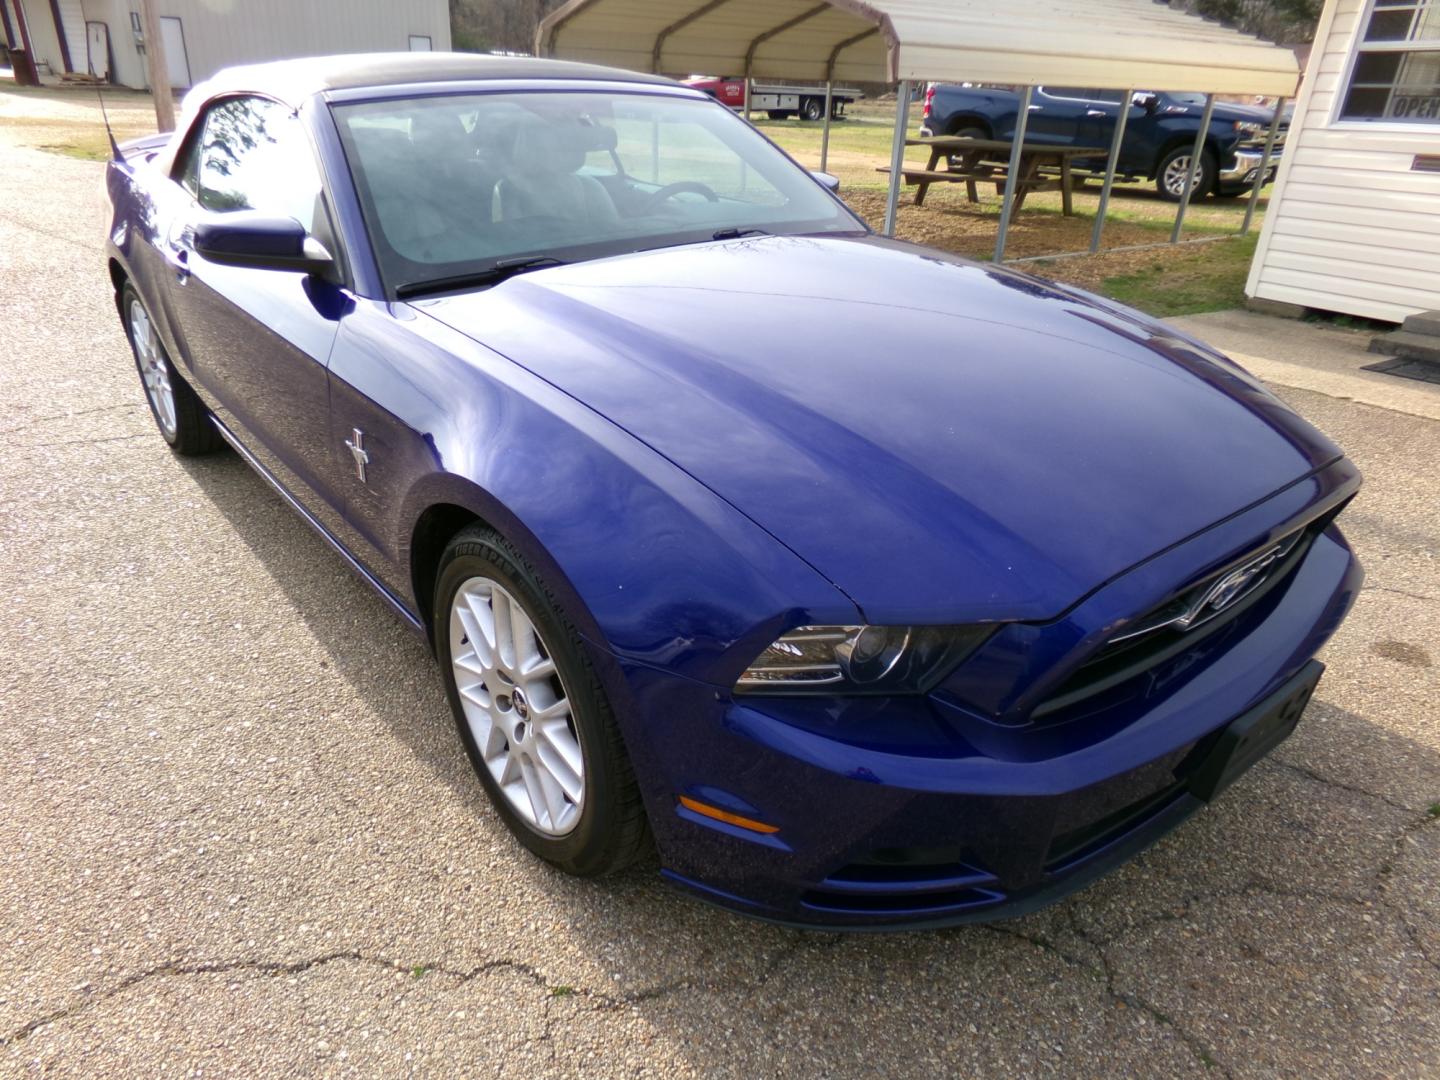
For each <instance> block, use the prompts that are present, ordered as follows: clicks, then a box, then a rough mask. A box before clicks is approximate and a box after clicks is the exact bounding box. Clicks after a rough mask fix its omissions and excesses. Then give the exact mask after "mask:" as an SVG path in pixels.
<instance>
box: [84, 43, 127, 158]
mask: <svg viewBox="0 0 1440 1080" xmlns="http://www.w3.org/2000/svg"><path fill="white" fill-rule="evenodd" d="M85 66H86V67H88V68H89V69H90V77H91V78H92V79H94V80H95V96H96V97H97V98H99V99H100V118H101V119H102V120H104V121H105V136H106V138H108V139H109V140H110V160H111V161H124V160H125V155H124V154H122V153H120V146H119V144H118V143H117V142H116V141H115V132H113V131H111V130H110V114H109V113H108V112H107V111H106V110H105V95H104V93H103V92H102V91H101V90H100V76H98V75H96V74H95V61H94V60H93V59H91V58H89V57H87V58H86V61H85Z"/></svg>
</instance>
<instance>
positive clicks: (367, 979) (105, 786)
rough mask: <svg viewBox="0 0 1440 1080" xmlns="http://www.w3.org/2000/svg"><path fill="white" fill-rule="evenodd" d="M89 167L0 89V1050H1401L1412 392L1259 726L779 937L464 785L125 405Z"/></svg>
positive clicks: (108, 1059) (424, 714)
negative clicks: (1307, 697) (1029, 840)
mask: <svg viewBox="0 0 1440 1080" xmlns="http://www.w3.org/2000/svg"><path fill="white" fill-rule="evenodd" d="M101 175H102V167H101V166H99V165H96V164H92V163H88V162H82V161H75V160H71V159H68V158H64V157H58V156H52V155H48V154H45V153H42V152H39V151H36V150H31V149H25V148H21V147H19V146H17V145H14V144H13V143H12V142H11V141H10V140H8V139H7V136H6V134H5V131H4V130H3V128H0V281H3V288H0V326H4V327H7V328H8V330H7V333H6V341H5V343H4V345H5V354H6V361H5V363H4V364H3V365H0V555H3V559H0V575H3V595H4V597H5V599H6V601H7V603H6V611H5V615H4V617H3V619H0V635H3V636H0V655H3V656H4V657H5V658H6V663H5V665H4V668H3V671H0V716H3V718H4V722H5V724H6V725H7V728H8V732H9V737H8V738H6V739H5V740H4V742H3V743H0V1072H3V1073H5V1074H13V1075H30V1074H38V1073H42V1072H44V1073H53V1074H55V1075H60V1076H64V1075H71V1074H85V1075H105V1076H110V1077H128V1076H136V1077H151V1076H157V1075H170V1074H180V1073H184V1074H192V1073H194V1074H198V1073H200V1072H202V1071H203V1072H204V1073H205V1074H206V1075H230V1076H259V1075H276V1074H280V1073H302V1072H303V1073H319V1074H324V1075H364V1076H402V1075H489V1074H501V1073H503V1074H505V1075H507V1076H533V1075H556V1076H560V1075H572V1074H573V1075H578V1074H581V1073H585V1074H588V1075H591V1076H609V1075H626V1076H630V1075H655V1076H666V1077H670V1076H689V1075H724V1076H732V1075H733V1076H739V1077H758V1076H787V1077H788V1076H849V1075H858V1074H869V1073H872V1072H879V1073H881V1074H885V1075H890V1076H917V1077H930V1076H936V1075H940V1074H947V1073H948V1074H960V1075H998V1076H1014V1075H1064V1076H1112V1077H1113V1076H1127V1077H1174V1076H1184V1075H1196V1076H1236V1077H1250V1076H1256V1077H1259V1076H1274V1075H1293V1076H1299V1075H1304V1076H1337V1077H1346V1078H1355V1077H1361V1076H1377V1077H1378V1076H1410V1077H1413V1076H1422V1075H1427V1074H1428V1075H1440V819H1437V817H1436V816H1435V813H1436V811H1437V809H1440V807H1437V806H1436V804H1437V803H1440V716H1437V713H1440V708H1437V705H1436V702H1437V700H1440V673H1437V668H1436V666H1435V665H1436V662H1437V660H1440V582H1437V578H1440V572H1437V571H1440V568H1437V563H1436V554H1437V551H1440V504H1437V499H1436V493H1437V491H1440V422H1436V421H1434V420H1430V419H1423V418H1420V417H1417V416H1412V415H1407V414H1406V413H1404V412H1401V411H1392V410H1386V409H1380V408H1374V407H1371V406H1364V405H1357V404H1355V403H1353V402H1350V401H1347V400H1343V399H1336V398H1331V397H1325V396H1322V395H1320V394H1315V393H1309V392H1303V391H1298V390H1293V389H1288V388H1286V387H1279V388H1278V389H1279V390H1280V392H1281V393H1282V394H1283V395H1284V396H1285V397H1286V398H1287V399H1288V400H1290V401H1291V402H1292V403H1293V404H1294V405H1295V406H1296V407H1298V408H1299V409H1300V410H1301V411H1302V412H1304V413H1305V414H1306V415H1307V416H1308V417H1310V418H1311V419H1312V420H1314V421H1315V422H1316V423H1317V424H1319V425H1320V426H1321V427H1322V428H1324V429H1325V430H1326V431H1328V432H1329V433H1330V434H1332V435H1333V436H1335V437H1336V438H1337V439H1338V440H1339V441H1341V442H1342V443H1343V444H1344V445H1345V446H1346V447H1347V448H1348V449H1349V450H1350V451H1351V452H1352V454H1353V455H1354V457H1355V458H1356V459H1357V461H1358V462H1359V464H1360V466H1361V467H1362V468H1363V469H1364V470H1365V472H1366V474H1367V479H1368V483H1367V486H1366V488H1365V491H1364V493H1363V494H1362V496H1361V499H1360V500H1359V502H1357V504H1356V505H1354V506H1353V507H1352V508H1351V510H1350V511H1349V512H1348V513H1347V515H1346V519H1345V520H1346V522H1347V524H1348V530H1349V534H1350V536H1351V538H1352V540H1353V541H1354V542H1355V545H1356V547H1357V548H1358V550H1359V552H1360V554H1361V557H1362V558H1363V559H1364V560H1365V562H1366V564H1367V568H1368V570H1369V575H1370V576H1369V579H1368V583H1367V588H1366V591H1365V593H1364V594H1363V596H1362V598H1361V600H1360V602H1359V604H1358V606H1357V608H1356V611H1355V613H1354V615H1353V616H1352V617H1351V619H1350V621H1349V622H1348V624H1347V625H1346V626H1345V628H1344V629H1343V631H1342V632H1341V634H1340V635H1339V637H1338V638H1337V640H1336V641H1335V642H1334V643H1333V644H1332V646H1331V647H1330V648H1329V650H1328V651H1327V655H1326V656H1325V659H1326V660H1327V662H1328V663H1329V664H1330V672H1329V674H1328V676H1327V677H1326V679H1325V681H1324V682H1323V683H1322V685H1321V689H1320V693H1319V697H1318V699H1317V701H1316V704H1315V705H1314V706H1312V709H1311V711H1310V713H1309V714H1308V716H1307V719H1306V720H1305V722H1304V723H1303V724H1302V726H1301V729H1300V730H1299V732H1298V733H1297V734H1296V735H1295V737H1294V738H1293V739H1291V740H1290V741H1289V742H1288V743H1286V744H1285V745H1284V746H1283V747H1281V749H1280V750H1279V751H1278V752H1277V754H1276V755H1275V756H1274V757H1272V758H1271V759H1269V760H1267V761H1265V762H1264V763H1262V764H1261V765H1260V766H1259V767H1257V768H1256V769H1255V770H1254V771H1253V772H1252V773H1251V774H1250V775H1249V776H1248V777H1247V778H1246V779H1244V780H1242V781H1241V782H1240V783H1239V784H1237V785H1236V786H1235V787H1233V788H1232V789H1231V790H1230V791H1229V792H1228V793H1227V795H1226V796H1225V798H1224V799H1223V800H1222V801H1221V802H1220V803H1219V804H1218V805H1216V806H1215V807H1213V808H1212V809H1211V810H1210V811H1209V812H1207V813H1205V814H1202V815H1201V816H1200V817H1198V818H1197V819H1195V820H1193V821H1192V822H1191V823H1190V824H1188V825H1187V826H1185V827H1184V828H1182V829H1181V831H1180V832H1178V833H1177V834H1174V835H1172V836H1171V837H1170V838H1169V839H1167V840H1166V841H1164V842H1163V843H1161V844H1160V845H1159V846H1158V847H1157V848H1155V849H1154V850H1152V851H1151V852H1150V853H1148V854H1147V855H1145V856H1144V857H1143V858H1141V859H1139V860H1138V861H1136V862H1135V863H1133V864H1131V865H1130V866H1128V867H1126V868H1125V869H1123V870H1122V871H1121V872H1119V873H1117V874H1115V875H1113V876H1111V877H1110V878H1108V879H1106V880H1104V881H1102V882H1101V883H1099V884H1098V885H1096V886H1094V887H1092V888H1090V889H1089V890H1088V891H1086V892H1084V893H1082V894H1081V895H1079V896H1078V897H1077V898H1074V899H1072V900H1071V901H1069V902H1068V903H1065V904H1063V905H1062V906H1060V907H1057V908H1054V909H1051V910H1049V911H1046V912H1043V913H1041V914H1039V915H1035V916H1031V917H1029V918H1026V919H1024V920H1021V921H1017V922H1009V923H1004V924H1001V925H996V926H990V927H979V928H968V929H963V930H955V931H948V932H943V933H925V934H908V935H900V936H880V937H870V936H856V937H841V936H833V935H812V934H801V933H796V932H792V931H787V930H781V929H775V928H771V927H768V926H763V925H759V924H755V923H750V922H745V921H742V920H740V919H738V918H735V917H732V916H730V915H725V914H720V913H717V912H714V911H711V910H709V909H706V908H704V907H701V906H699V905H697V904H695V903H694V902H692V901H690V900H688V899H685V898H684V897H682V896H681V895H679V894H678V893H676V892H674V891H672V890H671V889H669V888H667V887H666V886H664V885H662V884H661V883H660V881H659V880H658V877H657V875H656V874H655V873H654V870H653V868H650V869H648V870H645V871H642V872H637V873H634V874H632V875H629V876H626V877H622V878H620V879H617V880H608V881H603V882H599V883H595V882H574V881H570V880H567V879H565V878H563V877H561V876H559V875H558V874H555V873H552V872H551V871H549V870H547V869H545V868H543V867H542V866H540V865H538V864H537V863H536V862H535V861H534V860H532V859H530V858H528V857H526V856H525V854H524V853H523V852H522V851H521V849H520V848H519V847H518V845H516V844H515V843H514V842H513V841H512V840H511V839H510V838H509V835H508V834H507V833H506V831H505V830H504V828H503V827H502V826H501V824H500V823H499V822H498V821H497V820H496V818H495V815H494V814H493V813H491V811H490V810H489V808H488V806H487V804H486V802H485V799H484V796H483V793H482V791H481V789H480V786H479V784H478V783H477V782H476V781H475V779H474V778H473V776H472V774H471V772H470V768H469V765H468V764H467V762H466V760H465V757H464V754H463V753H462V751H461V749H460V747H459V744H458V743H457V741H456V739H455V736H454V734H453V731H452V727H451V720H450V718H449V715H448V713H447V710H446V706H445V702H444V700H443V698H442V696H441V693H440V690H439V680H438V679H437V678H436V671H435V669H434V666H433V663H432V661H431V660H430V658H429V657H428V655H427V654H426V652H425V650H424V648H423V647H422V646H421V645H420V644H419V643H418V642H417V641H416V640H415V639H414V638H413V637H411V635H410V634H409V633H408V632H407V631H406V630H405V629H404V628H403V626H402V625H401V624H400V622H399V621H398V620H397V619H396V618H394V617H393V616H392V615H391V614H389V613H388V611H387V609H386V608H385V607H384V605H383V604H382V603H381V601H380V600H378V599H377V598H376V597H375V596H373V595H372V594H371V593H370V592H368V591H367V589H366V588H365V587H364V586H363V585H362V584H361V583H360V582H359V581H358V580H357V579H356V578H354V577H353V576H351V574H350V573H349V572H348V571H347V570H346V569H345V568H344V567H343V566H342V564H341V562H340V560H339V559H338V558H336V557H335V556H334V555H333V554H332V553H331V552H330V551H329V550H328V549H327V548H326V547H325V546H324V545H323V544H322V542H321V541H320V540H319V539H317V538H316V537H315V536H314V535H313V534H312V533H311V532H310V531H309V530H308V529H307V528H306V526H305V525H303V524H302V523H301V521H300V520H299V518H298V517H296V516H295V515H294V514H293V513H292V512H291V511H289V510H288V509H287V508H286V507H285V506H284V505H282V503H281V502H280V500H279V499H278V498H276V497H275V496H274V495H273V494H272V493H271V492H270V491H269V490H268V489H267V488H266V487H265V486H264V485H263V484H262V482H261V481H260V480H259V479H258V478H257V477H256V476H255V475H253V474H252V473H251V472H249V471H248V470H247V469H246V468H245V466H243V465H242V464H241V463H240V462H239V460H238V459H237V458H235V457H234V456H233V455H221V456H218V457H215V458H211V459H205V460H201V461H195V462H182V461H180V460H178V459H176V458H174V457H172V456H171V455H170V453H169V452H168V451H167V450H166V448H165V447H164V446H163V445H162V443H161V441H160V439H159V437H158V436H157V435H156V434H155V433H154V431H153V427H152V422H151V420H150V417H149V415H148V413H147V412H146V410H145V407H144V404H143V399H142V396H141V390H140V385H139V381H138V379H137V378H136V375H135V372H134V369H133V366H132V364H131V360H130V356H129V353H128V351H127V348H126V345H125V341H124V339H123V337H122V336H121V333H120V329H119V324H118V321H117V319H116V316H115V311H114V307H113V304H112V301H111V297H110V289H109V283H108V281H107V279H106V276H105V272H104V268H103V262H102V258H101V253H100V247H99V241H100V238H101V236H102V206H101V202H100V196H99V185H100V178H101Z"/></svg>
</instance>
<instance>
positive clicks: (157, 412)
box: [120, 281, 225, 457]
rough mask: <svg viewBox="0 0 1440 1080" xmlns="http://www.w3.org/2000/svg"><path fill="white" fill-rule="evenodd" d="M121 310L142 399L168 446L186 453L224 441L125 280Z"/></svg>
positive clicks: (210, 448)
mask: <svg viewBox="0 0 1440 1080" xmlns="http://www.w3.org/2000/svg"><path fill="white" fill-rule="evenodd" d="M120 312H121V318H122V320H123V322H124V325H125V336H126V337H127V338H129V340H130V351H131V353H132V354H133V355H134V357H135V369H136V370H137V371H138V372H139V373H140V384H141V386H143V387H144V388H145V400H146V402H147V403H148V404H149V406H150V415H151V416H153V417H154V418H155V426H156V427H157V428H159V429H160V437H161V438H162V439H164V440H165V441H166V442H167V443H168V444H169V445H170V449H171V450H174V451H175V453H177V454H181V455H183V456H185V457H192V456H195V455H199V454H209V453H212V452H214V451H216V450H219V449H220V448H221V447H222V446H224V445H225V442H224V440H223V439H221V438H220V433H219V432H218V431H216V430H215V425H214V424H212V423H211V422H210V411H209V410H208V409H206V408H205V405H204V403H203V402H202V401H201V400H200V399H199V397H197V396H196V394H195V391H194V390H192V389H190V384H189V383H187V382H186V381H185V380H184V379H183V378H182V377H181V376H180V373H179V372H178V371H176V370H175V365H174V364H173V363H171V362H170V357H169V356H168V355H167V354H166V352H165V346H164V344H163V343H162V342H161V341H160V335H159V333H158V332H157V331H156V329H155V323H154V321H153V320H152V319H151V318H150V311H149V309H148V308H146V307H145V302H144V301H143V300H141V299H140V294H139V293H137V292H136V291H135V287H134V286H133V285H131V284H130V283H129V282H128V281H127V282H126V283H125V287H124V288H122V289H121V290H120Z"/></svg>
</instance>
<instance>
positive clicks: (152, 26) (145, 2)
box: [140, 0, 175, 131]
mask: <svg viewBox="0 0 1440 1080" xmlns="http://www.w3.org/2000/svg"><path fill="white" fill-rule="evenodd" d="M140 22H141V24H142V25H143V26H144V27H145V70H146V71H147V72H149V75H150V93H151V95H153V96H154V98H155V123H156V126H157V127H158V128H159V129H160V130H161V131H174V130H175V99H174V97H172V96H171V94H170V69H169V68H168V67H166V66H165V43H164V42H163V41H162V40H161V39H160V20H159V19H158V18H157V17H156V15H155V0H140Z"/></svg>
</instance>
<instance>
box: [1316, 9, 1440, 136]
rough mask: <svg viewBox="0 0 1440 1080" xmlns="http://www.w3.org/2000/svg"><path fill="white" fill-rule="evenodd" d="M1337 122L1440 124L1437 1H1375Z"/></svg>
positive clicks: (1439, 56)
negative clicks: (1378, 121)
mask: <svg viewBox="0 0 1440 1080" xmlns="http://www.w3.org/2000/svg"><path fill="white" fill-rule="evenodd" d="M1340 119H1342V120H1384V121H1388V122H1392V123H1394V122H1400V123H1409V124H1440V0H1375V3H1374V6H1373V7H1372V8H1371V9H1370V16H1369V20H1368V21H1367V22H1366V24H1365V32H1364V34H1363V35H1362V37H1361V39H1360V43H1359V45H1358V47H1357V51H1356V55H1355V67H1354V69H1353V70H1352V71H1351V73H1350V88H1349V92H1348V93H1347V94H1346V97H1345V105H1344V107H1343V108H1342V109H1341V110H1340Z"/></svg>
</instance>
